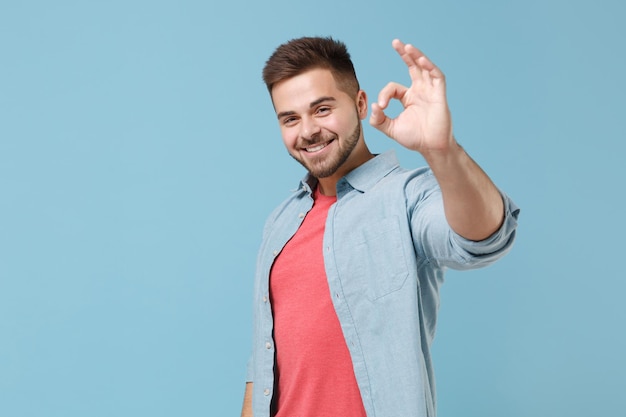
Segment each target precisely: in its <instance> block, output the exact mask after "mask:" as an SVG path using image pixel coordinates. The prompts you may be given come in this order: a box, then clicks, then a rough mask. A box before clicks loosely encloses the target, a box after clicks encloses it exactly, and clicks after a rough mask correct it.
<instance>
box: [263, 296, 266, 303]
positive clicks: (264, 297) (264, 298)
mask: <svg viewBox="0 0 626 417" xmlns="http://www.w3.org/2000/svg"><path fill="white" fill-rule="evenodd" d="M263 302H264V303H267V295H264V296H263Z"/></svg>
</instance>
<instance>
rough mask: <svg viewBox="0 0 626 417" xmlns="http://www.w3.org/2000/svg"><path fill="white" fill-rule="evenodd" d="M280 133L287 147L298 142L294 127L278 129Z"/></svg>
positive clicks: (291, 146)
mask: <svg viewBox="0 0 626 417" xmlns="http://www.w3.org/2000/svg"><path fill="white" fill-rule="evenodd" d="M280 134H281V136H282V138H283V143H284V144H285V146H286V147H287V148H293V147H294V146H295V145H296V143H298V134H297V132H296V131H295V129H286V128H283V129H281V130H280Z"/></svg>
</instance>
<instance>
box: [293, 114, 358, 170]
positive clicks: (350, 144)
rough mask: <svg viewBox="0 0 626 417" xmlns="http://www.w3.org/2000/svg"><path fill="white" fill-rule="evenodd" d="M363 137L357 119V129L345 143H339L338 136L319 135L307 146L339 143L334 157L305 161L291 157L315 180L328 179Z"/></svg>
mask: <svg viewBox="0 0 626 417" xmlns="http://www.w3.org/2000/svg"><path fill="white" fill-rule="evenodd" d="M360 136H361V122H360V120H358V119H357V123H356V127H355V128H354V130H353V131H352V133H351V134H350V136H348V137H347V138H346V139H345V140H344V141H339V137H338V136H337V135H328V136H322V135H319V136H318V137H317V138H314V139H311V140H308V141H307V142H311V143H310V145H309V144H308V143H307V146H313V145H315V144H319V143H325V142H329V141H335V142H337V143H336V145H337V146H338V148H337V149H336V150H335V152H334V153H333V154H332V155H327V156H324V157H321V158H319V159H313V160H311V159H309V160H304V159H303V158H301V157H300V156H299V155H294V154H292V153H290V155H291V157H292V158H293V159H295V160H296V161H298V162H299V163H300V164H301V165H302V166H303V167H305V168H306V169H307V171H309V173H310V174H311V175H312V176H313V177H315V178H326V177H330V176H331V175H333V174H334V173H335V172H337V170H338V169H339V167H341V166H342V165H343V164H344V163H345V162H346V161H347V160H348V157H350V154H351V153H352V151H353V150H354V148H355V147H356V145H357V143H358V142H359V137H360Z"/></svg>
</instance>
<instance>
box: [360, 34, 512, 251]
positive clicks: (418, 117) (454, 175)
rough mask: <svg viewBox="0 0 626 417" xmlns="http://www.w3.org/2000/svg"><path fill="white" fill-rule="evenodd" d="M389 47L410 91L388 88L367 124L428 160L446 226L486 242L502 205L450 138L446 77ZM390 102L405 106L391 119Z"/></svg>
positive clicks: (417, 55) (417, 54)
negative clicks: (406, 72)
mask: <svg viewBox="0 0 626 417" xmlns="http://www.w3.org/2000/svg"><path fill="white" fill-rule="evenodd" d="M393 47H394V49H395V50H396V51H397V52H398V54H399V55H400V56H401V57H402V60H403V61H404V62H405V64H406V65H407V67H408V69H409V75H410V76H411V86H410V87H408V88H407V87H405V86H403V85H400V84H397V83H389V84H387V86H385V87H384V88H383V89H382V90H381V92H380V94H379V96H378V102H377V103H374V104H372V115H371V117H370V124H371V125H372V126H374V127H375V128H377V129H379V130H380V131H382V132H383V133H385V134H386V135H387V136H389V137H390V138H392V139H394V140H396V141H397V142H398V143H400V144H401V145H402V146H404V147H406V148H408V149H411V150H415V151H417V152H420V153H421V154H422V156H423V157H424V159H426V162H427V163H428V165H429V166H430V168H431V169H432V171H433V173H434V174H435V177H436V178H437V182H438V183H439V186H440V187H441V192H442V195H443V203H444V210H445V214H446V219H447V221H448V224H449V225H450V227H451V228H452V229H453V230H454V231H455V232H456V233H458V234H459V235H461V236H463V237H464V238H466V239H469V240H476V241H478V240H482V239H485V238H487V237H489V236H490V235H491V234H493V233H494V232H495V231H496V230H498V228H499V227H500V225H501V224H502V221H503V219H504V204H503V202H502V197H501V195H500V193H499V191H498V189H497V188H496V186H495V185H494V184H493V182H491V180H490V179H489V177H488V176H487V174H485V172H483V170H482V169H481V168H480V167H479V166H478V165H477V164H476V163H475V162H474V161H473V160H472V159H471V158H470V157H469V155H468V154H467V153H466V152H465V151H464V150H463V148H462V147H461V146H460V145H459V144H458V143H457V142H456V140H455V138H454V136H453V134H452V120H451V117H450V110H449V108H448V103H447V99H446V84H445V77H444V75H443V73H442V72H441V71H440V70H439V68H437V67H436V66H435V65H434V64H433V63H432V62H431V61H430V60H429V59H428V58H427V57H426V56H425V55H424V54H423V53H422V52H421V51H420V50H419V49H417V48H415V47H414V46H412V45H408V44H407V45H405V44H403V43H402V42H400V41H399V40H397V39H396V40H394V41H393ZM391 99H397V100H400V102H401V103H402V105H403V107H404V110H403V111H402V112H401V113H400V114H399V115H398V117H396V118H395V119H390V118H389V117H387V116H386V115H385V113H384V109H385V108H386V107H387V106H388V105H389V101H390V100H391Z"/></svg>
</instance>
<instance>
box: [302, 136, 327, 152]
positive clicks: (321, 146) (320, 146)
mask: <svg viewBox="0 0 626 417" xmlns="http://www.w3.org/2000/svg"><path fill="white" fill-rule="evenodd" d="M333 140H334V139H333ZM333 140H329V141H328V142H324V143H319V144H317V145H315V146H311V147H308V148H304V150H305V151H307V152H309V153H314V152H319V151H321V150H322V149H324V148H325V147H327V146H328V145H329V144H330V143H331V142H332V141H333Z"/></svg>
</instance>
